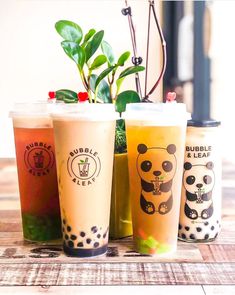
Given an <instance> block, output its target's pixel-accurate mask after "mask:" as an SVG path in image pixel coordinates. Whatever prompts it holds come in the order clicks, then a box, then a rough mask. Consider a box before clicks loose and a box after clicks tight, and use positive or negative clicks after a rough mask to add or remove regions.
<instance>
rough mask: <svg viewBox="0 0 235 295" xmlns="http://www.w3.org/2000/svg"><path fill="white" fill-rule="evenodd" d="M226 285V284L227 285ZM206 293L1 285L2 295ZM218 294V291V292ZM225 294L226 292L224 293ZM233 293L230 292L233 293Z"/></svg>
mask: <svg viewBox="0 0 235 295" xmlns="http://www.w3.org/2000/svg"><path fill="white" fill-rule="evenodd" d="M225 287H226V286H225ZM131 292H134V293H135V295H143V294H144V293H147V294H148V295H156V294H157V295H172V294H174V295H182V294H188V293H190V295H205V292H204V291H203V287H202V286H102V287H99V286H69V287H67V286H34V287H29V286H27V287H26V286H25V287H0V295H9V294H10V295H14V294H18V295H28V294H29V295H38V294H50V295H64V294H67V295H73V294H76V295H78V294H79V295H110V294H112V295H120V294H122V295H130V293H131ZM217 294H218V293H217ZM223 294H225V293H223ZM231 294H232V293H230V295H231Z"/></svg>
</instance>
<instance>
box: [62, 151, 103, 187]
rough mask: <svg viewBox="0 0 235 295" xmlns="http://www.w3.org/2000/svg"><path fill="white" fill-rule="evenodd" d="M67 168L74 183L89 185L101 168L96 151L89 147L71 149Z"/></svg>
mask: <svg viewBox="0 0 235 295" xmlns="http://www.w3.org/2000/svg"><path fill="white" fill-rule="evenodd" d="M67 169H68V173H69V176H70V177H71V179H72V181H73V182H74V183H76V184H77V185H82V186H87V185H91V184H92V183H94V182H95V180H96V178H97V177H98V176H99V174H100V170H101V163H100V158H99V157H98V153H97V152H96V151H93V150H92V149H89V148H79V149H75V150H73V151H71V152H70V153H69V157H68V160H67Z"/></svg>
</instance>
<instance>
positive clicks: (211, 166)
mask: <svg viewBox="0 0 235 295" xmlns="http://www.w3.org/2000/svg"><path fill="white" fill-rule="evenodd" d="M206 168H207V169H210V170H211V169H213V168H214V164H213V162H208V163H206Z"/></svg>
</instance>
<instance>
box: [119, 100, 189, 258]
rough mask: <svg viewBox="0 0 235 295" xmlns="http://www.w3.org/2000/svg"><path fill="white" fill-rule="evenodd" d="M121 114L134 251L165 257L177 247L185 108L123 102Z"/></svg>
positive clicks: (185, 119) (171, 104) (174, 104)
mask: <svg viewBox="0 0 235 295" xmlns="http://www.w3.org/2000/svg"><path fill="white" fill-rule="evenodd" d="M125 116H126V117H125V118H126V132H127V150H128V166H129V179H130V196H131V206H132V224H133V239H134V245H135V249H136V250H137V251H138V252H140V253H143V254H163V253H169V252H172V251H174V250H176V246H177V232H178V225H177V223H178V220H179V209H180V193H181V183H182V173H183V161H184V148H185V133H186V123H187V113H186V108H185V105H184V104H177V103H176V102H172V103H165V104H163V103H158V104H154V103H151V104H150V103H139V104H129V105H127V110H126V115H125Z"/></svg>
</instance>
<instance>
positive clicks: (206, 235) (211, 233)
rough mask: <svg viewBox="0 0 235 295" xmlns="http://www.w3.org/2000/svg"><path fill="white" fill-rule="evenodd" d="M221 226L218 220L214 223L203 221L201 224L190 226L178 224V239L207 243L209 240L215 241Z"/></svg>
mask: <svg viewBox="0 0 235 295" xmlns="http://www.w3.org/2000/svg"><path fill="white" fill-rule="evenodd" d="M220 228H221V225H220V223H219V220H216V221H212V222H211V221H205V222H204V223H202V224H198V223H195V224H190V225H183V224H180V226H179V232H178V237H179V238H181V239H183V240H190V241H192V242H193V241H197V240H200V241H205V242H206V241H207V240H211V239H215V238H216V237H217V236H218V234H219V232H220Z"/></svg>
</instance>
